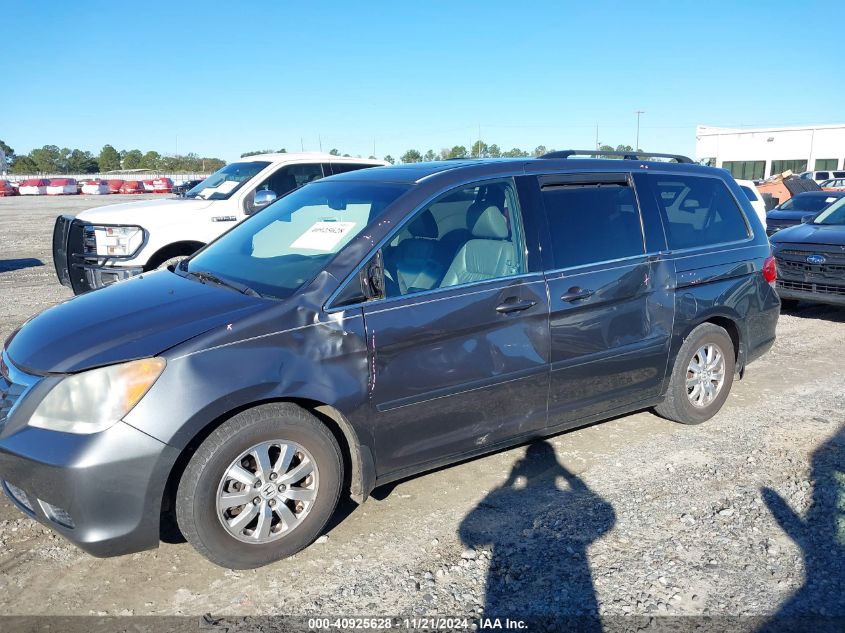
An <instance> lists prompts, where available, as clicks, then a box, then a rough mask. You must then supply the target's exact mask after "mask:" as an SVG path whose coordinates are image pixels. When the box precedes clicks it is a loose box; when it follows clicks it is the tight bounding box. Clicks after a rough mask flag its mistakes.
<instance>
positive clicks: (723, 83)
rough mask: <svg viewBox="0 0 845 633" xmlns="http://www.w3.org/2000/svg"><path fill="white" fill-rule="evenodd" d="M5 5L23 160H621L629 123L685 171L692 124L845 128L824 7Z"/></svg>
mask: <svg viewBox="0 0 845 633" xmlns="http://www.w3.org/2000/svg"><path fill="white" fill-rule="evenodd" d="M15 4H16V6H15V7H14V10H6V11H4V12H3V18H2V21H3V33H4V47H3V51H4V53H5V57H6V59H5V61H6V63H5V64H4V66H5V73H4V81H3V85H4V88H3V95H4V98H3V99H2V100H0V139H2V140H4V141H5V142H6V143H8V144H9V145H10V146H11V147H13V148H14V149H15V150H16V152H17V153H18V154H24V153H26V152H28V151H29V150H31V149H33V148H36V147H41V146H43V145H45V144H53V145H58V146H60V147H70V148H76V147H78V148H80V149H83V150H90V151H92V152H93V153H94V154H97V153H99V151H100V149H101V148H102V146H103V145H104V144H106V143H110V144H112V145H114V146H115V147H116V148H117V149H127V150H128V149H135V148H137V149H141V150H142V151H147V150H156V151H159V152H161V153H168V154H169V153H176V152H178V153H180V154H184V153H188V152H194V153H197V154H199V155H202V156H214V157H220V158H223V159H224V160H229V161H231V160H234V159H236V158H237V157H238V156H239V155H240V154H241V153H242V152H245V151H249V150H258V149H266V148H273V149H279V148H282V147H284V148H287V149H288V151H298V150H300V149H305V150H308V151H317V150H319V149H321V148H322V150H324V151H328V150H330V149H332V148H336V149H338V150H340V151H341V152H342V153H349V154H352V155H358V154H360V155H363V156H368V155H370V154H373V153H375V154H376V155H377V156H378V157H383V156H384V155H386V154H390V155H392V156H394V157H398V156H401V155H402V154H403V153H404V152H405V150H407V149H410V148H414V149H417V150H419V151H420V152H423V153H424V152H425V151H426V150H427V149H433V150H434V151H435V152H437V151H439V150H440V149H441V148H444V147H451V146H453V145H464V146H467V147H469V146H470V145H471V143H473V142H474V141H475V140H476V139H478V138H479V135H480V138H482V139H483V140H484V141H485V142H487V143H496V144H497V145H499V146H500V147H501V148H502V149H510V148H512V147H519V148H522V149H526V150H532V149H533V148H534V147H536V146H538V145H541V144H542V145H545V146H546V147H548V148H552V147H553V148H556V149H566V148H579V149H585V148H593V147H595V144H596V137H597V136H598V140H599V142H600V143H602V144H608V145H613V146H616V145H618V144H627V145H632V146H633V145H635V142H636V134H637V116H636V114H635V111H636V110H641V111H643V113H642V114H641V118H640V143H639V145H640V148H641V149H643V150H645V151H664V152H678V153H684V154H689V155H692V154H694V153H695V128H696V125H699V124H702V125H716V126H726V127H740V126H745V127H754V126H770V125H771V126H776V125H783V126H786V125H805V124H820V123H843V122H845V82H842V81H839V80H838V79H836V78H837V77H838V73H837V72H836V68H837V67H838V64H839V60H840V58H841V56H842V45H841V37H840V32H839V30H838V27H836V26H835V24H831V26H830V28H828V27H826V26H825V24H826V21H825V16H827V17H828V18H830V17H831V16H836V15H839V13H841V10H840V7H839V5H838V3H835V2H814V1H812V0H809V1H807V2H803V3H800V4H795V3H794V2H783V1H781V0H770V1H768V2H754V1H745V0H743V1H742V2H739V1H737V0H732V1H730V2H725V1H722V0H708V1H707V2H702V1H695V2H694V1H684V0H674V1H653V2H651V1H641V2H631V1H620V2H606V1H601V0H591V1H589V2H577V3H576V2H567V1H561V0H558V1H551V2H540V1H535V0H531V1H530V2H515V1H514V0H509V1H499V0H482V1H467V2H460V1H458V0H451V1H440V0H424V1H422V0H419V1H417V2H405V1H398V0H393V1H391V2H383V1H380V0H373V1H370V2H354V3H353V2H340V1H338V2H332V1H329V0H322V1H320V2H301V1H300V2H289V1H286V0H274V1H271V0H266V1H247V2H233V1H231V0H229V1H228V2H216V1H213V0H209V1H205V2H188V1H185V2H173V1H171V2H157V1H156V0H145V1H144V2H143V3H135V4H130V5H123V6H118V5H122V4H123V3H115V2H85V1H84V0H81V1H78V2H67V1H66V0H54V1H52V2H44V1H38V0H29V1H28V2H26V3H15ZM798 7H800V8H798ZM7 9H9V8H7ZM831 19H832V18H831ZM597 128H598V134H597ZM374 148H375V151H374Z"/></svg>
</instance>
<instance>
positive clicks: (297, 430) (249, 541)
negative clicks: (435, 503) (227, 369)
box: [176, 403, 343, 569]
mask: <svg viewBox="0 0 845 633" xmlns="http://www.w3.org/2000/svg"><path fill="white" fill-rule="evenodd" d="M342 480H343V463H342V456H341V451H340V447H339V446H338V443H337V440H336V439H335V438H334V436H333V435H332V433H331V431H329V429H327V428H326V427H325V426H324V425H323V424H322V423H321V422H320V421H319V420H318V419H317V418H316V417H314V416H313V415H311V414H310V413H308V412H307V411H305V410H304V409H302V408H301V407H299V406H297V405H295V404H292V403H278V404H266V405H261V406H258V407H255V408H253V409H249V410H247V411H243V412H242V413H239V414H237V415H235V416H234V417H232V418H231V419H229V420H228V421H226V422H224V423H223V424H222V425H221V426H220V427H219V428H217V429H216V430H215V431H213V432H212V433H211V434H210V435H209V436H208V437H207V438H206V440H205V441H204V442H203V443H202V444H201V445H200V446H199V448H198V449H197V451H196V452H195V453H194V455H193V457H192V458H191V460H190V461H189V462H188V466H187V468H186V469H185V472H184V473H183V474H182V477H181V479H180V481H179V486H178V490H177V493H176V518H177V521H178V524H179V529H180V530H181V531H182V533H183V534H184V535H185V538H186V539H187V540H188V542H189V543H190V544H191V545H193V546H194V548H195V549H196V550H197V551H198V552H199V553H200V554H202V555H203V556H205V557H206V558H208V559H209V560H210V561H212V562H213V563H215V564H217V565H220V566H221V567H227V568H230V569H251V568H254V567H260V566H262V565H267V564H268V563H272V562H274V561H277V560H280V559H282V558H286V557H288V556H292V555H293V554H296V553H297V552H299V551H300V550H302V549H304V548H305V547H307V546H308V545H309V544H310V543H311V542H312V541H313V540H314V539H315V538H316V537H317V536H319V534H320V532H321V531H322V530H323V529H324V528H325V526H326V523H328V521H329V519H330V518H331V515H332V514H333V512H334V510H335V507H336V506H337V502H338V499H339V497H340V489H341V482H342ZM282 490H284V492H282ZM239 517H243V518H242V519H241V520H239Z"/></svg>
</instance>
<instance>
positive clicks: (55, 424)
mask: <svg viewBox="0 0 845 633" xmlns="http://www.w3.org/2000/svg"><path fill="white" fill-rule="evenodd" d="M165 365H166V363H165V360H164V359H163V358H145V359H142V360H133V361H131V362H128V363H123V364H121V365H112V366H110V367H101V368H99V369H91V370H89V371H85V372H82V373H81V374H74V375H72V376H68V377H67V378H64V379H63V380H62V381H61V382H60V383H59V384H57V385H56V386H55V387H53V389H52V390H51V391H50V393H48V394H47V397H46V398H44V400H42V401H41V404H39V405H38V407H37V408H36V409H35V413H33V414H32V417H31V418H30V420H29V425H30V426H36V427H38V428H42V429H49V430H51V431H63V432H65V433H82V434H85V433H97V432H98V431H103V430H105V429H107V428H109V427H110V426H111V425H113V424H114V423H116V422H117V421H118V420H120V419H121V418H123V417H124V416H125V415H126V414H127V413H129V412H130V411H131V410H132V407H134V406H135V405H136V404H138V402H139V401H140V400H141V398H143V397H144V395H145V394H146V393H147V391H149V389H150V387H152V386H153V384H154V383H155V381H156V380H157V379H158V377H159V376H161V372H163V371H164V367H165Z"/></svg>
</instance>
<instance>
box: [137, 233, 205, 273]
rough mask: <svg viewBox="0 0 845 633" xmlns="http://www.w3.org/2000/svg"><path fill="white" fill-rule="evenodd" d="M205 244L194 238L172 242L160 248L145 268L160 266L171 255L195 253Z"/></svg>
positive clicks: (151, 268) (148, 269) (152, 268)
mask: <svg viewBox="0 0 845 633" xmlns="http://www.w3.org/2000/svg"><path fill="white" fill-rule="evenodd" d="M203 246H205V244H204V243H203V242H198V241H194V240H181V241H179V242H171V243H170V244H167V245H165V246H162V247H161V248H159V249H158V250H157V251H156V252H155V253H153V254H152V255H151V256H150V258H149V259H148V260H147V263H146V264H145V265H144V270H147V271H150V270H155V269H156V268H158V267H159V266H160V265H161V264H162V263H163V262H165V261H167V260H168V259H170V258H171V257H177V256H179V255H193V254H194V253H196V252H197V251H198V250H199V249H201V248H202V247H203Z"/></svg>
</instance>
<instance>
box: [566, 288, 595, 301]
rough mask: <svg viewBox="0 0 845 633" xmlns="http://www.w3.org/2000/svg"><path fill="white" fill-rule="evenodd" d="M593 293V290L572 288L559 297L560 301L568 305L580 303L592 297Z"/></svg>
mask: <svg viewBox="0 0 845 633" xmlns="http://www.w3.org/2000/svg"><path fill="white" fill-rule="evenodd" d="M594 292H595V291H594V290H586V289H584V288H581V287H580V286H572V288H570V289H569V290H567V291H566V292H565V293H563V294H562V295H560V300H561V301H567V302H570V303H571V302H573V301H580V300H581V299H586V298H587V297H590V296H592V295H593V293H594Z"/></svg>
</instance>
